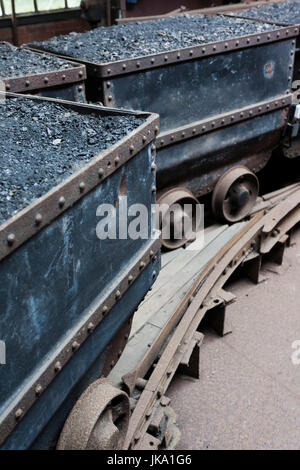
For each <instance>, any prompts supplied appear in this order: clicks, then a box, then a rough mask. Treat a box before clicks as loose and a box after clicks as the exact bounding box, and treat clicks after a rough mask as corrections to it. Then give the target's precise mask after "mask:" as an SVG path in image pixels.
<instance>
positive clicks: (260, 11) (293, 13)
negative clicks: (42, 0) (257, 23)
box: [234, 1, 300, 24]
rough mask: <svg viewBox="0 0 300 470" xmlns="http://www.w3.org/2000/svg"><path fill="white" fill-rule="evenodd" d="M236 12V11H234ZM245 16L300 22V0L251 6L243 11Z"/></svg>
mask: <svg viewBox="0 0 300 470" xmlns="http://www.w3.org/2000/svg"><path fill="white" fill-rule="evenodd" d="M234 14H235V13H234ZM241 16H244V17H245V18H258V19H261V20H267V21H278V22H279V23H290V24H298V23H300V2H290V1H289V2H282V3H270V5H261V6H260V7H255V8H250V10H244V11H243V12H241Z"/></svg>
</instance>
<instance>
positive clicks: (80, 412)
mask: <svg viewBox="0 0 300 470" xmlns="http://www.w3.org/2000/svg"><path fill="white" fill-rule="evenodd" d="M129 414H130V405H129V398H128V396H127V395H126V393H124V392H122V391H121V390H119V389H117V388H115V387H113V386H112V385H111V383H110V382H109V381H108V380H107V379H100V380H97V381H96V382H94V383H93V384H92V385H90V386H89V388H88V389H87V390H86V391H85V392H84V393H83V395H81V397H80V398H79V400H78V401H77V403H76V405H75V406H74V408H73V410H72V411H71V413H70V415H69V417H68V419H67V421H66V422H65V425H64V428H63V430H62V432H61V435H60V438H59V442H58V445H57V449H58V450H121V449H123V446H124V441H125V437H126V433H127V429H128V423H129Z"/></svg>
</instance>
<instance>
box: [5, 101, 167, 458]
mask: <svg viewBox="0 0 300 470" xmlns="http://www.w3.org/2000/svg"><path fill="white" fill-rule="evenodd" d="M16 96H17V95H13V94H11V95H8V96H7V97H6V100H7V101H8V102H9V100H12V99H16V98H15V97H16ZM19 96H21V98H19V99H22V100H30V101H34V102H35V103H36V104H38V105H39V104H40V103H45V102H47V103H51V105H52V104H54V103H55V104H56V105H57V104H58V105H59V106H60V107H62V108H63V109H64V112H65V113H66V115H68V113H70V112H75V113H77V114H78V115H85V116H90V115H91V114H93V115H97V116H101V117H108V116H113V117H114V116H136V117H137V118H139V119H140V124H139V126H138V127H137V128H136V129H135V130H133V131H132V132H130V133H129V134H128V135H126V136H125V137H123V138H122V139H120V140H119V141H118V142H117V143H115V144H114V145H112V146H108V148H107V149H106V150H104V151H102V152H101V153H99V154H97V155H95V156H94V158H93V159H91V160H90V161H89V162H88V163H86V164H85V165H84V166H82V167H81V168H79V169H74V172H73V174H72V175H71V176H69V177H68V178H67V179H64V180H63V181H62V182H61V183H60V184H59V185H57V186H56V187H54V188H53V189H51V190H50V191H49V192H47V193H46V194H44V195H43V196H42V197H40V198H38V199H36V200H35V201H33V202H32V203H31V204H30V205H28V206H27V207H25V208H24V209H22V210H21V211H20V212H18V213H17V214H16V215H14V216H12V217H11V218H9V219H8V220H7V221H6V222H4V223H3V224H2V225H1V226H0V299H1V307H0V308H1V315H0V339H1V345H2V346H3V345H5V352H6V361H5V362H6V363H5V364H3V363H2V364H0V448H1V449H28V448H42V449H49V448H54V447H55V446H56V444H57V439H58V437H59V434H60V431H61V429H62V427H63V425H64V423H65V420H66V418H67V416H68V414H69V413H70V411H71V409H72V407H73V406H74V404H75V402H76V401H77V400H78V398H79V397H80V395H81V394H82V393H83V392H84V391H85V390H86V389H87V387H88V386H90V384H91V383H92V382H94V381H95V380H97V379H99V378H100V377H105V376H106V375H107V374H108V373H109V372H110V370H111V369H112V367H113V366H114V364H115V362H116V361H117V359H118V357H119V356H120V354H121V352H122V349H123V348H124V346H125V344H126V341H127V339H128V334H129V330H130V322H131V319H132V316H133V313H134V311H135V310H136V309H137V306H138V305H139V303H140V302H141V300H142V299H143V297H144V296H145V295H146V293H147V291H148V290H149V289H150V288H151V286H152V284H153V282H154V280H155V278H156V276H157V274H158V272H159V268H160V255H159V248H160V241H159V239H158V238H157V232H156V231H155V230H153V229H152V228H151V204H153V203H154V202H155V187H154V186H155V165H154V161H155V150H154V149H153V145H152V142H153V139H154V137H155V132H156V131H157V129H158V125H159V124H158V116H156V115H152V114H149V113H148V114H147V113H133V112H130V111H128V112H127V111H118V110H114V109H107V108H100V107H97V106H91V105H85V104H78V103H71V102H64V101H57V100H53V99H49V98H39V97H28V96H27V97H25V96H22V95H19ZM83 131H84V129H83V128H82V127H81V128H80V132H83ZM54 144H56V142H55V143H54ZM24 145H25V144H24ZM40 152H43V149H42V148H41V149H40ZM20 155H21V154H20ZM1 158H3V156H1ZM124 196H127V203H128V206H129V207H130V206H131V205H133V204H137V203H139V204H143V205H144V206H145V207H146V208H147V210H148V213H149V225H148V228H147V236H146V237H144V238H143V239H142V238H140V239H136V240H133V239H130V238H127V239H125V238H124V239H99V238H98V237H97V234H96V226H97V223H98V221H99V218H98V217H97V215H96V211H97V208H98V206H99V205H100V204H112V205H114V207H115V209H116V220H118V212H119V203H120V198H121V197H124ZM101 380H103V379H101ZM96 384H98V382H96ZM107 387H108V388H109V385H107V384H106V383H103V384H100V389H101V396H102V395H103V396H106V398H107V397H108V396H109V397H110V398H109V401H110V400H112V398H115V399H116V402H118V403H120V399H123V401H124V399H125V404H124V409H123V411H122V410H121V411H122V412H121V411H120V410H119V413H118V416H117V417H116V418H114V426H115V427H118V426H119V427H120V428H121V427H122V426H123V427H122V429H124V426H125V427H126V419H128V414H129V408H128V403H127V401H126V397H124V395H121V396H119V395H118V393H117V392H116V394H117V396H115V395H114V393H115V392H112V395H110V394H109V393H106V390H107ZM102 390H104V393H102ZM105 393H106V395H105ZM110 393H111V392H110ZM97 403H99V402H97ZM124 420H125V421H124ZM124 422H125V424H124Z"/></svg>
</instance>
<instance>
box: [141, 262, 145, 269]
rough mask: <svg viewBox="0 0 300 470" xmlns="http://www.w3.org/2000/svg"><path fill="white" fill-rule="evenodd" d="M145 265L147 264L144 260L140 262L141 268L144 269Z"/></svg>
mask: <svg viewBox="0 0 300 470" xmlns="http://www.w3.org/2000/svg"><path fill="white" fill-rule="evenodd" d="M145 266H146V264H145V263H144V261H141V262H140V269H144V267H145Z"/></svg>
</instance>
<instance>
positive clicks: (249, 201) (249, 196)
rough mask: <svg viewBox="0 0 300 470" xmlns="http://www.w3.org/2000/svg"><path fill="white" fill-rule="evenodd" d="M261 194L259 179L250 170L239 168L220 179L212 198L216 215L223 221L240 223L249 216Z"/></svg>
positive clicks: (233, 169)
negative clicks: (259, 193)
mask: <svg viewBox="0 0 300 470" xmlns="http://www.w3.org/2000/svg"><path fill="white" fill-rule="evenodd" d="M258 192H259V183H258V179H257V177H256V176H255V174H254V173H252V172H251V171H250V170H248V168H245V167H242V166H239V167H235V168H232V169H231V170H229V171H227V172H226V173H225V174H224V175H223V176H221V178H220V179H219V181H218V183H217V185H216V187H215V189H214V192H213V196H212V209H213V213H214V215H215V216H216V217H217V218H218V219H219V220H222V221H226V222H238V221H239V220H242V219H243V218H244V217H246V216H247V215H249V213H250V211H251V209H252V207H253V206H254V204H255V201H256V198H257V196H258Z"/></svg>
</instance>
